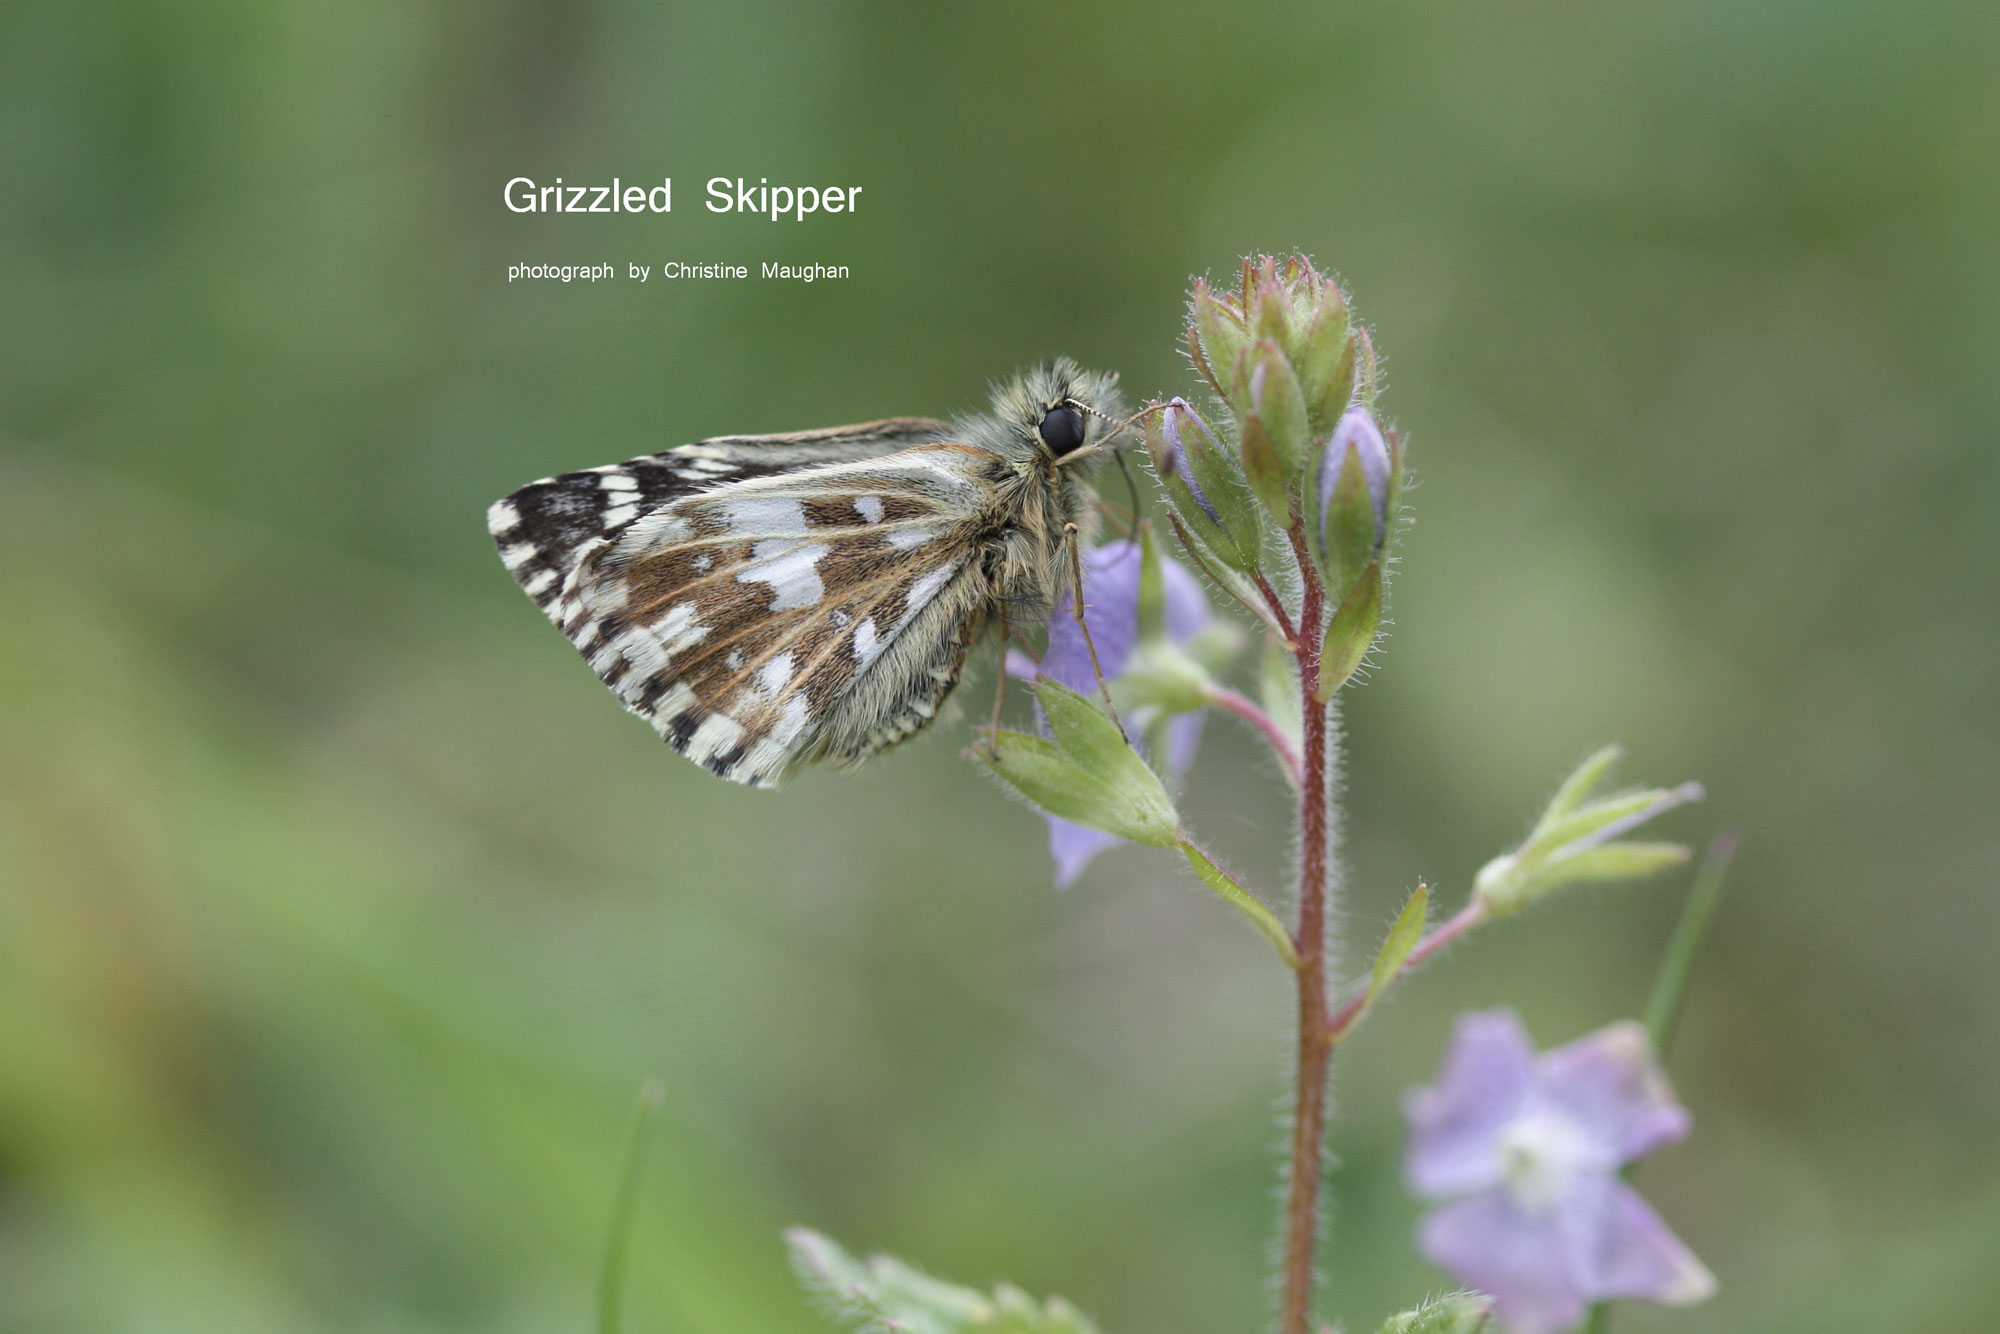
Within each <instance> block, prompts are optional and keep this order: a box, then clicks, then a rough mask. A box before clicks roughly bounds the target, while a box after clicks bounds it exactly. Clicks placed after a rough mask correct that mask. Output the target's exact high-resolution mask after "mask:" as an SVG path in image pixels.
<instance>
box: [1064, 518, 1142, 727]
mask: <svg viewBox="0 0 2000 1334" xmlns="http://www.w3.org/2000/svg"><path fill="white" fill-rule="evenodd" d="M1063 545H1064V546H1066V547H1068V548H1069V573H1070V578H1071V579H1072V580H1074V581H1075V595H1074V596H1073V597H1071V598H1070V600H1069V606H1070V611H1071V612H1072V613H1073V614H1074V615H1075V616H1076V628H1077V629H1078V630H1081V631H1082V632H1083V647H1084V649H1085V650H1086V651H1088V652H1089V654H1090V670H1091V672H1092V674H1094V675H1095V676H1096V677H1097V688H1098V690H1099V691H1100V692H1101V693H1102V694H1103V696H1104V711H1105V712H1106V713H1108V714H1110V715H1111V721H1112V722H1114V723H1116V724H1117V725H1118V735H1119V736H1121V737H1124V738H1125V744H1126V745H1128V746H1129V745H1131V744H1132V738H1131V737H1130V736H1127V735H1126V732H1125V724H1124V722H1123V721H1122V720H1121V719H1120V718H1119V717H1118V706H1117V705H1116V704H1113V703H1112V702H1111V685H1110V683H1109V682H1107V681H1106V680H1105V679H1104V664H1103V663H1101V662H1099V661H1098V660H1097V642H1096V641H1095V640H1093V639H1092V638H1091V637H1090V622H1089V621H1088V620H1086V619H1085V618H1084V614H1083V552H1082V549H1081V548H1080V547H1079V546H1078V545H1077V535H1076V525H1075V524H1073V523H1066V524H1064V525H1063Z"/></svg>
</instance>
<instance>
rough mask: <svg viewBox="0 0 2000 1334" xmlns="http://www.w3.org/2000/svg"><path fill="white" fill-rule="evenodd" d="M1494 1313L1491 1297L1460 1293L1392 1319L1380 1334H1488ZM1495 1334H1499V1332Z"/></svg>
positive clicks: (1393, 1316) (1436, 1299) (1430, 1302)
mask: <svg viewBox="0 0 2000 1334" xmlns="http://www.w3.org/2000/svg"><path fill="white" fill-rule="evenodd" d="M1492 1314H1493V1299H1492V1298H1490V1297H1482V1296H1477V1295H1475V1294H1473V1293H1468V1292H1458V1293H1453V1294H1451V1295H1450V1296H1448V1297H1433V1298H1432V1299H1431V1300H1430V1301H1427V1302H1425V1303H1424V1304H1423V1305H1422V1306H1419V1307H1418V1308H1417V1309H1416V1310H1414V1311H1405V1312H1403V1313H1402V1314H1401V1315H1392V1316H1390V1317H1389V1318H1388V1319H1387V1320H1385V1321H1383V1322H1382V1328H1381V1329H1380V1330H1379V1331H1377V1334H1488V1331H1489V1329H1490V1328H1491V1327H1490V1326H1489V1323H1488V1322H1489V1321H1490V1319H1491V1317H1492ZM1492 1334H1498V1331H1497V1329H1496V1330H1493V1331H1492Z"/></svg>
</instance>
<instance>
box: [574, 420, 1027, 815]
mask: <svg viewBox="0 0 2000 1334" xmlns="http://www.w3.org/2000/svg"><path fill="white" fill-rule="evenodd" d="M1005 471H1006V469H1005V464H1004V462H1003V461H1001V460H1000V459H999V458H998V457H997V456H996V455H994V454H992V453H990V452H989V451H986V450H983V449H977V448H973V447H970V446H966V445H959V444H953V443H943V442H939V443H930V444H925V445H921V446H918V447H916V448H911V449H905V450H901V451H898V452H896V453H892V454H887V455H884V456H882V457H878V458H871V459H865V460H862V461H857V462H848V463H838V464H830V465H827V466H822V467H813V468H805V469H801V470H795V471H789V472H784V473H780V474H777V475H771V476H765V477H761V478H755V479H751V480H745V481H740V482H733V483H729V484H726V485H717V486H713V487H711V488H710V489H707V490H705V491H702V492H700V493H698V494H694V495H687V496H683V497H681V498H679V499H675V500H671V501H669V502H667V503H666V504H664V505H661V506H658V507H656V508H655V509H653V510H652V511H650V512H648V513H646V514H644V515H640V516H637V517H634V518H631V519H628V520H626V521H625V522H624V523H622V524H621V525H620V526H619V527H618V528H617V529H616V530H615V531H606V532H604V533H602V534H601V535H599V536H597V537H595V538H592V539H590V540H587V541H585V542H584V543H583V544H581V545H580V546H579V547H578V548H576V550H575V551H574V553H573V556H572V560H571V564H570V568H569V569H568V571H567V573H566V575H565V577H564V580H563V582H562V584H561V586H560V588H559V589H557V590H555V591H554V592H553V593H552V596H551V603H550V605H549V606H548V607H547V608H546V610H548V611H549V613H550V615H551V616H552V618H553V619H555V620H556V623H557V624H558V625H560V626H561V627H562V629H563V631H564V633H565V634H567V635H569V636H570V638H571V640H572V641H573V642H574V643H575V644H576V646H577V648H578V650H579V651H580V652H582V654H583V655H584V657H585V658H586V659H588V660H589V661H590V664H591V666H592V667H593V668H594V669H595V670H596V671H597V673H598V675H599V676H601V677H602V678H603V679H604V681H605V683H606V684H607V685H609V686H610V687H611V688H612V690H613V691H614V692H615V693H616V694H617V695H618V697H619V698H620V699H621V700H622V701H623V702H624V704H625V706H626V707H627V708H628V709H630V710H632V711H633V712H634V713H638V714H640V715H641V716H643V717H645V718H647V719H648V720H649V721H650V722H651V723H652V724H653V726H654V728H655V729H656V730H658V731H659V733H660V735H661V736H662V737H663V738H665V739H666V740H667V742H668V743H669V744H670V745H672V746H673V747H674V748H675V749H676V750H678V751H680V752H681V753H683V754H685V755H686V756H688V757H689V758H690V759H692V760H695V761H696V762H697V763H700V764H703V765H705V766H707V767H708V768H709V769H710V770H711V771H712V772H714V773H716V774H718V775H720V776H722V777H725V778H730V779H734V780H736V781H738V782H744V783H751V784H756V785H770V784H774V783H776V782H778V781H779V780H780V779H782V778H783V777H784V776H785V774H786V773H788V772H789V771H790V770H791V769H792V768H793V767H794V766H795V765H797V764H798V763H800V762H802V761H804V760H807V759H816V758H829V759H832V760H833V761H834V762H835V763H853V762H855V761H858V760H860V759H861V758H864V757H865V756H867V755H868V754H870V753H872V752H873V751H875V750H877V749H880V748H881V747H883V746H886V745H889V744H891V743H893V742H894V741H896V740H899V739H900V738H902V737H903V736H906V735H908V734H909V733H910V732H913V731H915V730H917V729H918V728H920V727H921V726H923V724H924V723H925V722H927V721H928V720H929V718H930V717H931V716H932V714H934V713H935V711H936V707H937V704H938V702H939V701H940V700H941V699H942V698H943V696H944V695H945V693H946V692H948V691H949V690H950V688H951V686H952V684H953V683H954V682H955V681H956V679H957V676H958V670H959V667H960V665H961V664H962V662H963V660H964V656H965V651H966V649H967V647H968V646H969V644H970V641H971V637H972V636H973V634H975V633H976V632H977V630H978V628H979V626H980V624H981V621H982V618H983V614H984V612H985V610H986V608H987V607H988V606H989V605H990V595H989V592H988V590H987V587H986V584H985V582H984V575H983V572H982V571H981V570H980V568H979V562H978V561H977V559H976V556H977V552H978V543H977V535H978V533H979V531H980V527H981V524H982V523H983V522H984V520H985V518H986V516H987V514H988V512H989V509H990V506H991V504H992V502H993V498H994V496H995V494H996V489H997V487H998V485H999V483H1000V482H1001V481H1002V480H1004V475H1005Z"/></svg>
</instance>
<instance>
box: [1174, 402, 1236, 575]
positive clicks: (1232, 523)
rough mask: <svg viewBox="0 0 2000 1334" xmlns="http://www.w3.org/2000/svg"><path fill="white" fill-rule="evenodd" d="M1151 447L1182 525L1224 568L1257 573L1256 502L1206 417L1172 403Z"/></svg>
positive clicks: (1234, 462)
mask: <svg viewBox="0 0 2000 1334" xmlns="http://www.w3.org/2000/svg"><path fill="white" fill-rule="evenodd" d="M1146 447H1147V449H1148V450H1149V451H1151V453H1152V456H1153V471H1154V472H1155V473H1157V474H1158V476H1159V478H1160V481H1161V482H1162V483H1163V484H1164V485H1165V487H1166V489H1167V495H1168V498H1169V499H1170V500H1171V501H1172V502H1173V505H1174V509H1175V510H1176V511H1177V512H1178V513H1179V515H1180V517H1181V522H1182V524H1183V525H1184V526H1185V527H1186V528H1187V529H1188V530H1189V531H1190V532H1192V533H1194V534H1195V535H1196V536H1197V537H1198V538H1199V539H1200V541H1201V542H1202V545H1203V546H1204V548H1205V549H1206V550H1208V551H1210V552H1212V553H1214V555H1215V557H1216V558H1217V559H1218V560H1220V561H1221V562H1222V563H1223V564H1225V565H1228V566H1230V567H1231V568H1232V569H1237V570H1244V571H1248V570H1251V569H1254V568H1255V567H1256V564H1257V559H1258V556H1259V555H1260V554H1261V552H1262V550H1263V545H1264V534H1263V521H1262V519H1261V517H1260V512H1259V510H1258V507H1257V500H1256V497H1255V496H1253V495H1252V494H1251V493H1250V487H1249V484H1248V483H1247V482H1245V481H1244V479H1243V473H1242V470H1241V469H1239V468H1238V467H1237V464H1236V460H1235V459H1234V458H1232V457H1230V455H1229V454H1228V452H1227V451H1225V450H1224V449H1223V448H1222V446H1221V444H1220V443H1219V442H1218V441H1217V440H1216V438H1215V432H1213V431H1211V430H1210V429H1209V427H1208V423H1207V422H1205V421H1203V420H1202V418H1201V414H1200V413H1198V412H1196V411H1195V410H1194V408H1193V407H1192V406H1190V405H1189V403H1188V402H1187V400H1186V399H1183V398H1176V399H1174V400H1172V401H1171V402H1169V403H1168V404H1167V405H1166V407H1164V408H1162V409H1161V410H1160V412H1159V413H1158V414H1157V415H1156V417H1155V418H1154V419H1153V421H1152V422H1149V424H1148V427H1147V431H1146Z"/></svg>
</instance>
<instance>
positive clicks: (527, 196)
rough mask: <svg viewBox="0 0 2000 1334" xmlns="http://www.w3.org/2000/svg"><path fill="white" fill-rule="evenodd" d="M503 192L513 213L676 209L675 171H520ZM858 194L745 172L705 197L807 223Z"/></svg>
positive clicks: (733, 209)
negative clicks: (547, 175)
mask: <svg viewBox="0 0 2000 1334" xmlns="http://www.w3.org/2000/svg"><path fill="white" fill-rule="evenodd" d="M502 194H503V197H504V198H505V199H506V201H507V208H508V210H509V211H510V212H513V213H671V212H673V211H674V178H673V177H671V176H663V177H661V178H660V183H659V184H658V185H652V184H650V183H649V184H646V185H627V184H625V182H624V181H623V180H622V179H621V178H619V177H616V176H613V177H612V178H611V181H610V183H609V184H608V185H565V184H563V178H562V177H560V176H558V177H556V178H555V180H554V181H553V182H551V183H550V184H548V185H537V184H535V181H534V179H533V178H532V177H529V176H516V177H514V178H513V179H512V180H510V181H508V182H507V188H506V189H505V190H504V191H503V192H502ZM860 198H861V187H860V186H858V185H827V186H814V185H772V184H771V183H770V178H769V177H765V176H759V177H758V178H757V184H755V185H751V184H750V183H749V182H748V181H747V180H746V179H744V178H743V177H741V176H737V177H730V176H711V177H710V178H709V180H708V199H707V200H706V201H705V202H706V203H707V205H708V211H709V212H710V213H757V214H762V215H764V216H765V217H768V218H769V219H770V220H771V221H773V222H776V221H777V220H778V219H779V218H786V217H788V218H790V219H791V220H792V221H794V222H804V221H805V219H806V215H807V214H809V213H853V212H855V211H856V210H857V209H859V207H860Z"/></svg>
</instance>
